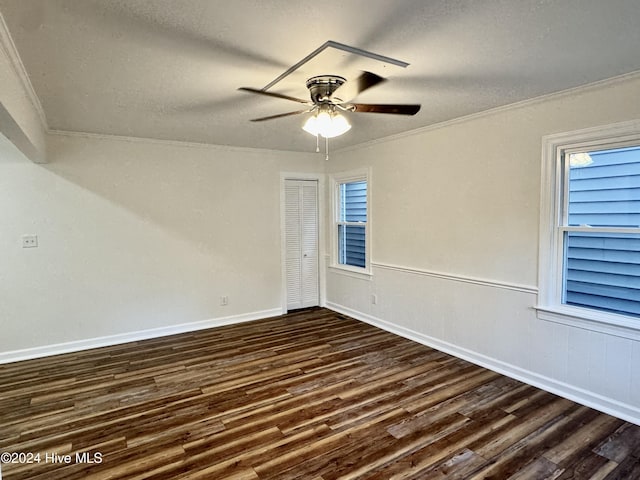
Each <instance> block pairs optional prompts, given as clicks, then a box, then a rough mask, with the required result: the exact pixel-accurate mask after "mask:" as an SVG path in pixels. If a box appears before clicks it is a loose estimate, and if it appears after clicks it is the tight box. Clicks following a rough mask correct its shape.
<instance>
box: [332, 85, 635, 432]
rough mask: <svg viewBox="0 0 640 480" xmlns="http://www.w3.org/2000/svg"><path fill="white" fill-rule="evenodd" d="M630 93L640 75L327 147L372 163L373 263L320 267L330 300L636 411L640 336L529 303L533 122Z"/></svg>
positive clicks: (601, 112)
mask: <svg viewBox="0 0 640 480" xmlns="http://www.w3.org/2000/svg"><path fill="white" fill-rule="evenodd" d="M638 98H640V78H639V77H638V76H637V75H636V76H635V77H633V76H632V77H628V78H625V79H618V80H614V81H610V82H607V83H605V84H600V85H598V86H592V87H590V88H584V89H581V90H575V91H572V92H566V93H565V94H562V95H555V96H553V97H547V98H545V99H539V100H537V101H533V102H527V103H525V104H521V105H519V106H512V107H509V108H504V109H498V110H495V111H493V112H490V113H486V114H484V115H477V116H474V117H470V118H467V119H461V120H459V121H456V122H450V123H449V124H445V125H441V126H439V127H437V128H431V129H426V130H423V131H421V132H415V133H414V134H412V135H406V136H404V137H398V138H396V139H391V140H387V141H382V142H378V143H374V144H371V145H368V146H364V147H360V148H357V149H351V150H348V151H342V152H337V153H334V154H333V156H332V159H331V161H330V162H329V171H330V172H331V171H336V172H337V171H342V170H349V169H355V168H360V167H370V168H371V171H372V176H371V195H372V200H371V215H372V242H373V243H372V261H373V273H374V275H373V277H372V279H371V280H370V281H367V280H362V279H357V278H353V277H348V276H344V275H341V274H339V273H336V272H335V271H332V270H329V271H328V273H327V299H328V305H329V306H330V307H333V308H336V309H339V310H342V311H344V312H346V313H351V314H353V315H355V316H356V317H358V318H361V319H364V320H367V321H370V322H372V323H377V324H379V325H383V326H384V327H385V328H388V329H390V330H393V331H396V332H399V333H401V334H403V335H406V336H409V337H412V338H415V339H417V340H420V341H423V342H425V343H428V344H431V345H435V346H437V347H439V348H442V349H444V350H448V351H450V352H453V353H455V354H458V355H460V356H463V357H465V358H468V359H471V360H473V361H476V362H478V363H482V364H484V365H487V366H490V367H491V368H494V369H497V370H500V371H503V372H505V373H508V374H510V375H513V376H516V377H518V378H521V379H525V380H526V381H528V382H530V383H534V384H536V385H539V386H543V387H544V388H547V389H549V390H552V391H555V392H559V393H562V394H563V395H565V396H568V397H570V398H574V399H579V400H580V401H582V402H583V403H587V404H590V405H593V406H596V407H598V408H600V409H603V410H606V411H609V412H614V413H616V414H618V415H621V416H623V417H625V418H628V419H632V420H634V421H635V422H637V423H640V342H637V341H633V340H629V339H624V338H619V337H614V336H609V335H605V334H602V333H596V332H592V331H586V330H581V329H578V328H572V327H569V326H565V325H559V324H555V323H550V322H546V321H542V320H539V319H538V318H537V317H536V314H535V311H534V310H533V308H532V307H533V306H534V305H535V304H536V294H537V254H538V229H539V203H540V158H541V145H542V143H541V140H542V136H543V135H547V134H551V133H557V132H563V131H569V130H574V129H579V128H585V127H590V126H596V125H603V124H609V123H615V122H620V121H625V120H631V119H637V118H640V103H639V102H638V101H637V100H638ZM424 108H428V106H425V107H424ZM398 267H400V268H398ZM372 293H375V294H376V295H377V304H376V305H373V304H372V302H371V294H372Z"/></svg>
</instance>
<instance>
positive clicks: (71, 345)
mask: <svg viewBox="0 0 640 480" xmlns="http://www.w3.org/2000/svg"><path fill="white" fill-rule="evenodd" d="M279 315H282V309H281V308H280V307H278V308H272V309H269V310H262V311H259V312H250V313H243V314H240V315H231V316H228V317H219V318H213V319H209V320H201V321H198V322H190V323H183V324H179V325H170V326H167V327H160V328H151V329H148V330H140V331H136V332H127V333H119V334H116V335H109V336H106V337H96V338H89V339H86V340H76V341H73V342H65V343H58V344H55V345H45V346H42V347H33V348H25V349H22V350H13V351H9V352H0V364H3V363H11V362H18V361H21V360H31V359H34V358H42V357H49V356H51V355H59V354H61V353H70V352H79V351H82V350H89V349H91V348H99V347H109V346H112V345H119V344H122V343H128V342H135V341H138V340H147V339H150V338H158V337H165V336H167V335H175V334H178V333H187V332H194V331H196V330H204V329H206V328H213V327H221V326H223V325H232V324H235V323H242V322H249V321H252V320H259V319H262V318H269V317H277V316H279Z"/></svg>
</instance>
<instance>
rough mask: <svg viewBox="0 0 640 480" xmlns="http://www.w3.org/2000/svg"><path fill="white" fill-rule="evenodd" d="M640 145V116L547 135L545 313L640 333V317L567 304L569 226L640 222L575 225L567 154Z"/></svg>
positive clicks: (541, 286) (541, 292) (541, 310)
mask: <svg viewBox="0 0 640 480" xmlns="http://www.w3.org/2000/svg"><path fill="white" fill-rule="evenodd" d="M633 145H640V120H632V121H629V122H622V123H616V124H612V125H605V126H601V127H593V128H587V129H583V130H576V131H572V132H566V133H560V134H554V135H547V136H545V137H543V141H542V169H541V189H540V190H541V198H540V243H539V265H538V303H537V305H536V307H535V308H536V311H537V316H538V318H539V319H542V320H548V321H553V322H557V323H563V324H567V325H572V326H577V327H580V328H585V329H588V330H594V331H598V332H603V333H608V334H614V335H617V336H621V337H624V338H632V339H640V319H638V318H637V317H632V316H627V315H623V314H617V313H610V312H605V311H601V310H597V309H592V308H588V307H580V306H574V305H567V304H563V303H562V300H563V268H564V238H563V236H564V232H566V231H578V232H590V233H597V232H599V231H607V232H609V231H611V232H613V231H615V230H617V231H619V232H620V231H624V233H634V234H636V233H640V228H626V227H625V228H606V227H573V226H568V225H565V222H564V220H565V219H566V218H567V209H568V203H569V202H568V188H569V185H568V184H569V182H568V174H569V165H568V162H565V161H563V156H568V155H569V154H570V153H575V152H584V151H589V150H606V149H613V148H621V147H625V146H627V147H628V146H633Z"/></svg>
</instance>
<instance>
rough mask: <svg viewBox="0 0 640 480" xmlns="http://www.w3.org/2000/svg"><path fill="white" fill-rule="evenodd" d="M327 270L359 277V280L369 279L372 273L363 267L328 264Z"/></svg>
mask: <svg viewBox="0 0 640 480" xmlns="http://www.w3.org/2000/svg"><path fill="white" fill-rule="evenodd" d="M329 271H331V272H332V273H337V274H339V275H346V276H348V277H353V278H359V279H361V280H371V277H372V276H373V273H372V272H371V270H367V269H365V268H355V267H354V268H349V267H345V266H344V265H336V264H333V265H329Z"/></svg>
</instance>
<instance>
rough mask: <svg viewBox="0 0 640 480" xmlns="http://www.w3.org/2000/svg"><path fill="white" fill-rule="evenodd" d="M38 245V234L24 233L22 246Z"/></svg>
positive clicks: (33, 246) (31, 246)
mask: <svg viewBox="0 0 640 480" xmlns="http://www.w3.org/2000/svg"><path fill="white" fill-rule="evenodd" d="M37 246H38V236H37V235H33V234H30V235H22V248H36V247H37Z"/></svg>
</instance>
